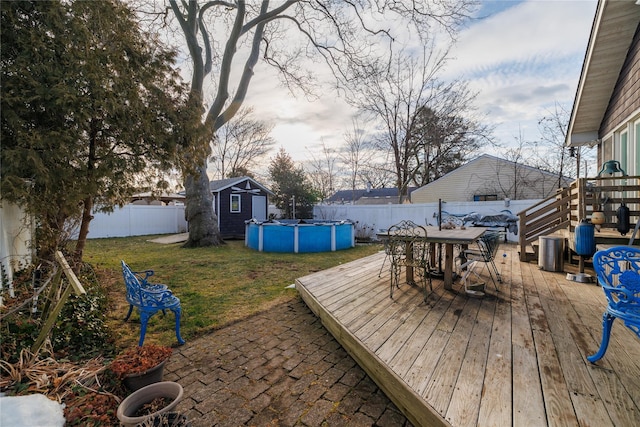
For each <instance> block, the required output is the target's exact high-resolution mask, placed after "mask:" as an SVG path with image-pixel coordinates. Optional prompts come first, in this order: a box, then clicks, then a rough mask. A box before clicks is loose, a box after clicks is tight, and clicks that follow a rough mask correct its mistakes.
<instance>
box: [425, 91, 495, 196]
mask: <svg viewBox="0 0 640 427" xmlns="http://www.w3.org/2000/svg"><path fill="white" fill-rule="evenodd" d="M474 99H475V94H473V93H471V92H469V90H468V87H467V84H466V83H465V82H462V81H459V80H454V81H453V82H450V83H449V84H447V85H441V86H440V88H439V91H438V94H437V96H436V101H435V102H431V103H430V104H429V105H426V106H423V107H422V108H420V110H419V111H418V115H417V118H416V121H417V124H416V129H415V131H414V138H415V140H416V141H415V144H416V153H415V155H416V159H415V162H416V165H417V167H416V171H415V174H414V179H413V181H414V183H415V184H416V185H417V186H423V185H426V184H428V183H430V182H432V181H435V180H436V179H438V178H440V177H441V176H443V175H445V174H446V173H449V172H451V171H452V170H454V169H456V168H458V167H460V166H462V165H463V164H464V163H466V162H467V161H468V160H469V157H470V156H471V155H472V154H474V153H476V152H477V150H478V149H479V148H480V146H481V145H485V146H486V145H487V144H488V145H493V144H494V143H493V139H492V136H491V132H492V130H493V129H492V128H491V127H490V126H488V125H485V124H483V123H482V119H481V118H480V117H477V114H476V112H477V110H476V109H475V107H474V104H473V101H474Z"/></svg>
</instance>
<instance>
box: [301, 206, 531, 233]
mask: <svg viewBox="0 0 640 427" xmlns="http://www.w3.org/2000/svg"><path fill="white" fill-rule="evenodd" d="M538 202H539V200H510V201H505V200H500V201H494V202H443V203H442V211H443V212H445V213H449V214H456V215H459V214H470V213H472V212H476V213H479V214H481V215H496V214H499V213H501V212H502V211H505V210H507V211H509V212H510V213H512V214H513V215H517V214H518V212H521V211H523V210H525V209H526V208H528V207H529V206H531V205H533V204H535V203H538ZM444 217H445V215H444V214H443V218H444ZM313 218H314V219H327V220H346V219H348V220H351V221H357V223H358V224H357V226H356V230H357V231H356V232H357V233H365V234H366V231H367V230H368V231H369V232H370V233H372V234H373V233H375V232H376V231H377V230H380V229H387V228H389V227H390V226H392V225H393V224H396V223H398V222H400V221H402V220H405V219H407V220H411V221H413V222H415V223H416V224H420V225H438V203H415V204H405V205H391V204H389V205H319V206H314V208H313ZM518 230H520V225H519V224H518ZM507 239H508V240H509V241H513V242H517V241H518V236H517V235H516V234H514V233H507Z"/></svg>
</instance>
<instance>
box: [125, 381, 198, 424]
mask: <svg viewBox="0 0 640 427" xmlns="http://www.w3.org/2000/svg"><path fill="white" fill-rule="evenodd" d="M183 392H184V391H183V389H182V386H181V385H180V384H178V383H176V382H173V381H161V382H157V383H153V384H149V385H148V386H145V387H142V388H141V389H139V390H136V391H134V392H133V393H131V394H130V395H129V396H128V397H127V398H126V399H124V400H123V401H122V402H121V403H120V405H119V406H118V410H117V412H116V415H117V417H118V419H119V420H120V423H121V424H122V425H124V426H140V425H142V426H156V425H157V426H165V425H171V426H188V425H189V422H188V420H187V418H186V417H185V416H184V415H182V414H180V413H176V412H173V411H174V409H175V407H176V406H177V405H178V403H179V402H180V400H181V399H182V394H183Z"/></svg>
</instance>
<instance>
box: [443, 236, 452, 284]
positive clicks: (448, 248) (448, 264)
mask: <svg viewBox="0 0 640 427" xmlns="http://www.w3.org/2000/svg"><path fill="white" fill-rule="evenodd" d="M444 252H445V254H444V288H445V289H448V290H452V289H453V244H452V243H445V245H444Z"/></svg>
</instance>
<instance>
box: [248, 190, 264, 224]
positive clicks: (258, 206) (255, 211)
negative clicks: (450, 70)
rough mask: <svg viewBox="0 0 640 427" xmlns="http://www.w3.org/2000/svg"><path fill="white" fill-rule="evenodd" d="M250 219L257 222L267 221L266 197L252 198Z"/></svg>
mask: <svg viewBox="0 0 640 427" xmlns="http://www.w3.org/2000/svg"><path fill="white" fill-rule="evenodd" d="M251 218H255V219H257V220H258V221H264V220H266V219H267V197H266V196H252V198H251Z"/></svg>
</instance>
